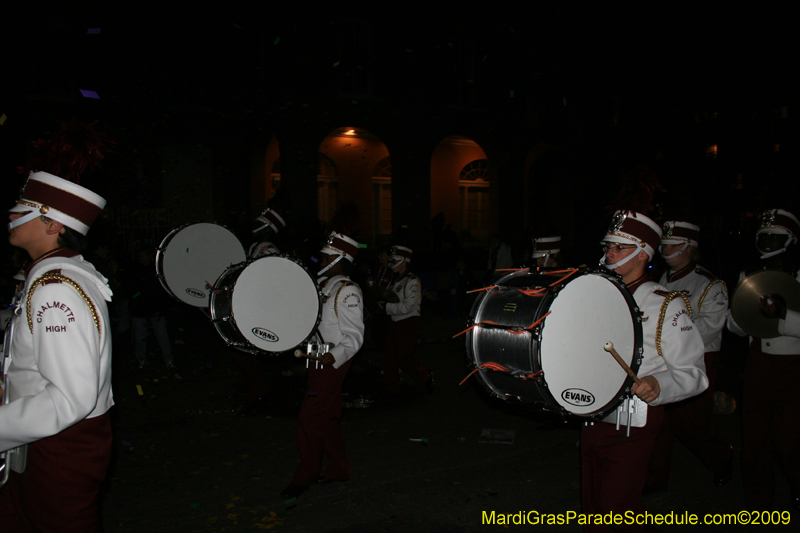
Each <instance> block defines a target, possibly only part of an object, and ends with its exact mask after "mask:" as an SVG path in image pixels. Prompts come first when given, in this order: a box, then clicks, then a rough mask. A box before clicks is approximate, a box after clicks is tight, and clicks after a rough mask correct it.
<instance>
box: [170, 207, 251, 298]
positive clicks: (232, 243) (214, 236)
mask: <svg viewBox="0 0 800 533" xmlns="http://www.w3.org/2000/svg"><path fill="white" fill-rule="evenodd" d="M245 259H246V256H245V253H244V247H243V246H242V243H241V242H239V239H237V238H236V236H235V235H234V234H233V233H231V231H230V230H228V229H227V228H225V227H223V226H220V225H219V224H214V223H213V222H197V223H193V224H186V225H184V226H181V227H180V228H177V229H174V230H172V232H170V234H169V235H167V236H166V237H164V240H163V241H161V245H160V246H159V247H158V253H157V254H156V274H158V279H159V281H160V282H161V285H162V286H163V287H164V289H166V291H167V292H168V293H169V294H170V295H172V296H173V297H174V298H176V299H178V300H180V301H182V302H184V303H187V304H189V305H191V306H193V307H208V305H209V300H210V298H209V295H210V293H211V284H212V283H214V281H216V280H217V278H219V276H220V274H222V273H223V272H224V271H225V269H226V268H228V267H229V266H231V265H232V264H235V263H241V262H242V261H244V260H245Z"/></svg>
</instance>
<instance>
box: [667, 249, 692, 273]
mask: <svg viewBox="0 0 800 533" xmlns="http://www.w3.org/2000/svg"><path fill="white" fill-rule="evenodd" d="M681 248H683V245H682V244H665V245H664V247H663V250H662V252H661V253H662V255H664V256H665V258H664V261H665V262H666V263H667V264H668V265H669V266H670V267H671V268H673V269H674V268H680V267H683V266H685V265H686V264H687V263H689V261H691V259H692V250H694V246H687V247H686V249H685V250H683V252H681V253H680V254H678V255H676V256H675V257H670V258H666V256H668V255H672V254H674V253H675V252H679V251H680V250H681Z"/></svg>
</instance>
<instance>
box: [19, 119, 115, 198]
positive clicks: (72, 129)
mask: <svg viewBox="0 0 800 533" xmlns="http://www.w3.org/2000/svg"><path fill="white" fill-rule="evenodd" d="M96 124H97V120H95V121H93V122H91V123H90V124H86V123H83V122H77V121H75V120H73V121H71V122H62V123H61V124H60V126H59V131H58V132H56V133H55V134H54V135H53V137H52V138H49V139H38V140H36V141H34V142H33V150H31V152H30V153H29V154H28V157H27V161H26V162H25V164H24V165H21V166H19V167H17V169H18V170H19V172H20V174H26V175H27V174H28V173H30V172H32V171H33V172H36V171H42V172H49V173H51V174H54V175H56V176H59V177H61V178H64V179H65V180H69V181H73V182H75V183H80V178H81V174H83V172H84V171H86V170H87V169H89V170H94V169H95V168H98V167H99V166H100V161H102V160H103V157H104V155H103V152H105V151H107V148H106V146H105V145H106V144H107V143H111V144H116V143H114V142H113V141H111V140H109V139H107V138H106V137H105V134H104V133H102V132H98V131H95V125H96Z"/></svg>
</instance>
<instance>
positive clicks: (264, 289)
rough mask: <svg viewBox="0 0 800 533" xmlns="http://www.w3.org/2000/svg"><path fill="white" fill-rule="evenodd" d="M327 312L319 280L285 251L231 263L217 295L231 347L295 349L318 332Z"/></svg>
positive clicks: (215, 310) (218, 315)
mask: <svg viewBox="0 0 800 533" xmlns="http://www.w3.org/2000/svg"><path fill="white" fill-rule="evenodd" d="M321 315H322V300H321V298H320V293H319V286H318V285H317V282H316V280H315V279H314V278H313V277H311V274H309V272H308V271H307V270H306V268H305V267H304V266H303V265H302V264H300V263H299V262H298V261H296V260H294V259H292V258H290V257H286V256H283V255H273V256H267V257H261V258H259V259H255V260H251V261H247V262H245V263H241V264H238V265H233V266H231V267H230V268H228V269H227V270H226V271H225V272H224V273H223V274H222V275H221V276H220V277H219V279H218V280H217V282H216V283H215V284H214V291H213V292H212V294H211V319H212V321H213V323H214V326H215V327H216V328H217V331H218V332H219V334H220V335H221V336H222V338H223V339H224V340H225V342H226V343H227V344H228V345H229V346H233V347H234V348H236V349H238V350H241V351H243V352H249V353H255V354H258V353H262V354H263V352H270V353H279V352H285V351H287V350H291V349H293V348H295V347H296V346H299V345H300V344H303V343H304V342H305V341H307V340H308V339H309V338H310V337H311V336H312V335H313V334H314V332H315V331H316V329H317V326H318V325H319V321H320V318H321Z"/></svg>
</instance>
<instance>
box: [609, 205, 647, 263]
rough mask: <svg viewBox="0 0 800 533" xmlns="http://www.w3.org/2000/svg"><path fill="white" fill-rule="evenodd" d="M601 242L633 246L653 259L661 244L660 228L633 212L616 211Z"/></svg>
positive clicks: (645, 217)
mask: <svg viewBox="0 0 800 533" xmlns="http://www.w3.org/2000/svg"><path fill="white" fill-rule="evenodd" d="M602 242H613V243H618V244H635V245H637V246H639V247H640V248H641V249H642V250H644V251H645V252H647V255H648V257H650V259H653V256H654V255H655V253H656V249H657V248H658V245H659V243H660V242H661V228H660V227H659V226H658V224H656V223H655V222H653V221H652V220H651V219H650V218H649V217H647V216H645V215H643V214H641V213H636V212H634V211H617V212H616V213H614V216H613V218H612V219H611V224H610V225H609V226H608V232H606V236H605V237H603V240H602ZM631 255H633V254H631Z"/></svg>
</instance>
